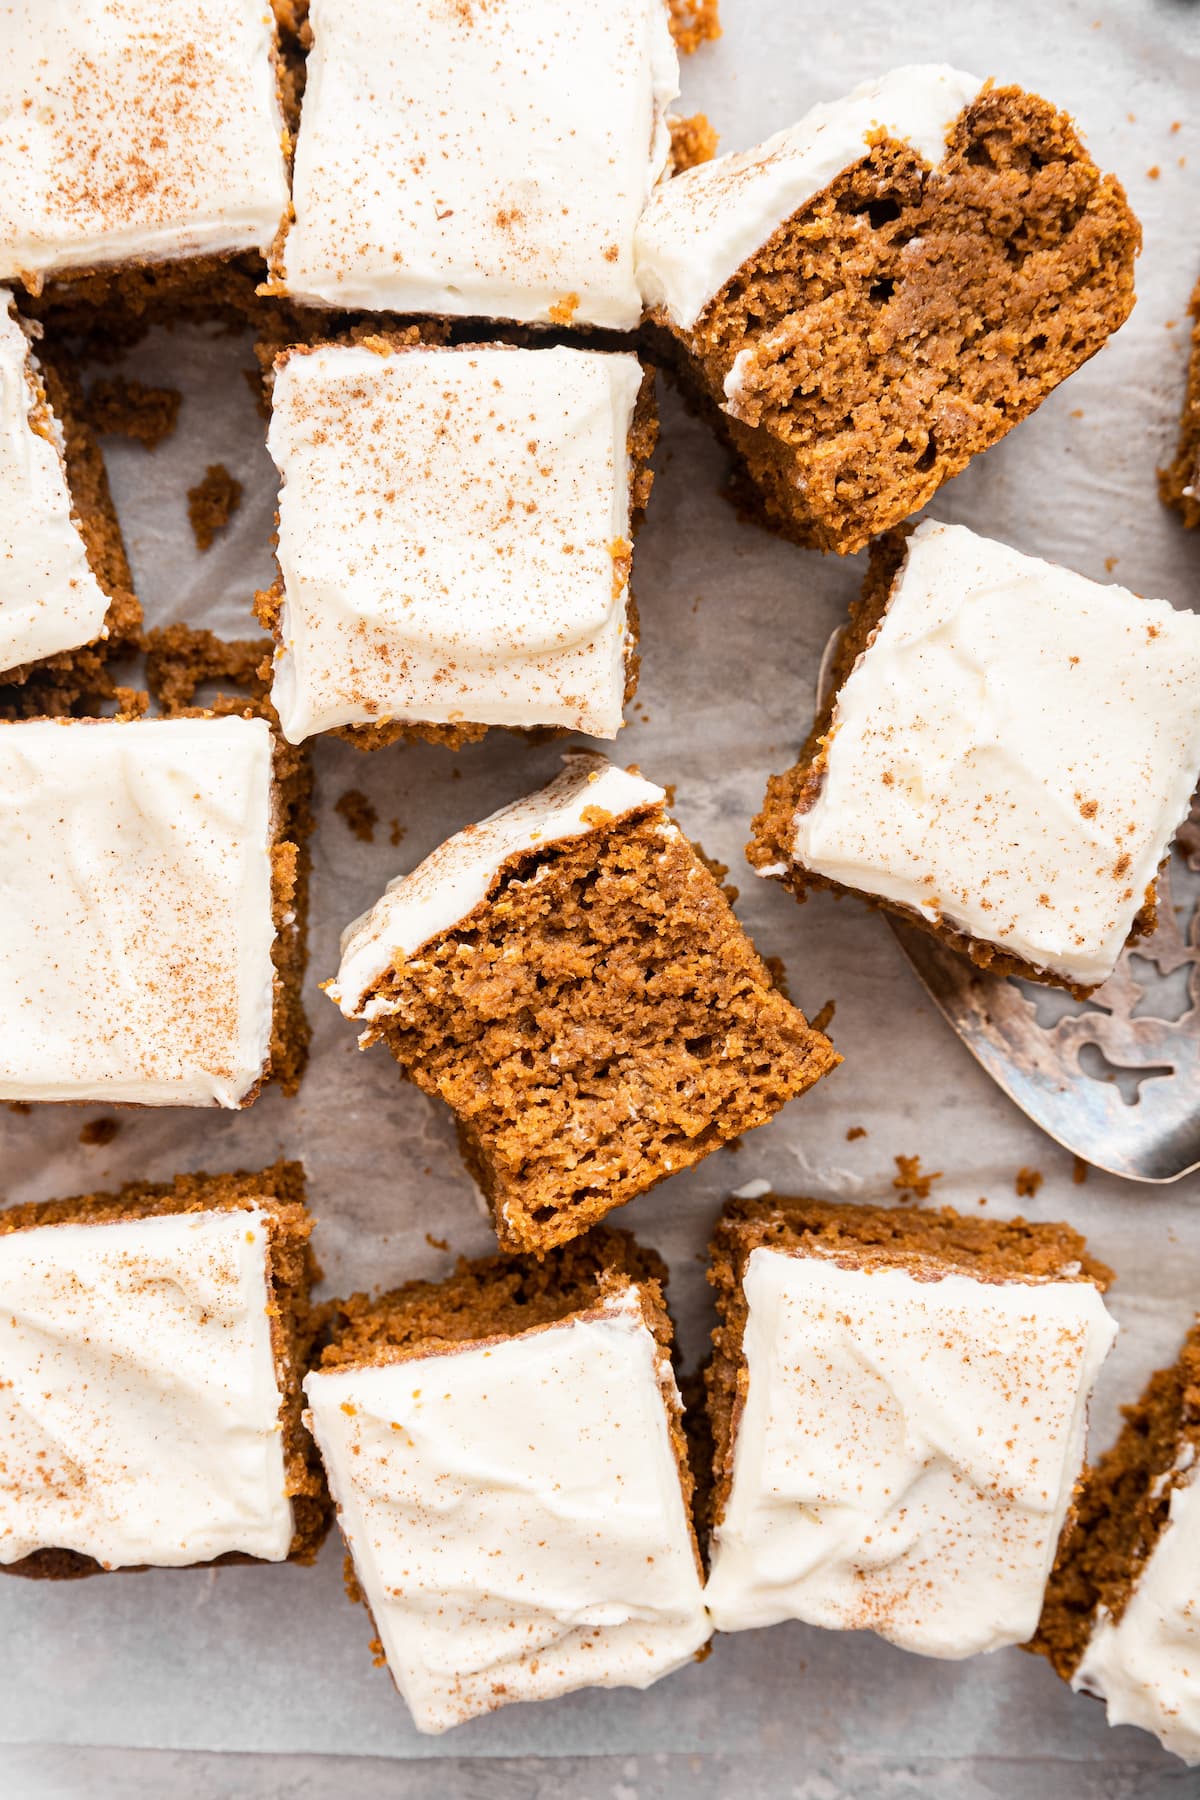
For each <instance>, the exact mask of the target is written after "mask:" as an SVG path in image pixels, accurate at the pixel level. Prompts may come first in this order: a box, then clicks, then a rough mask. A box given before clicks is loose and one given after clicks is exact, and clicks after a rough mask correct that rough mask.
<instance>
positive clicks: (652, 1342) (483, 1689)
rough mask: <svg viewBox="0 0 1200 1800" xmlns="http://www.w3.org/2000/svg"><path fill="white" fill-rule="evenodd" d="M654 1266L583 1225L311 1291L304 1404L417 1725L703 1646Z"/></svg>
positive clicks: (648, 1671)
mask: <svg viewBox="0 0 1200 1800" xmlns="http://www.w3.org/2000/svg"><path fill="white" fill-rule="evenodd" d="M665 1280H666V1270H665V1269H664V1267H663V1265H662V1263H661V1262H660V1261H659V1259H658V1257H657V1256H655V1255H654V1254H653V1253H652V1252H649V1251H644V1250H641V1249H640V1248H639V1247H638V1246H637V1245H636V1244H635V1243H634V1242H633V1240H632V1238H630V1237H628V1236H627V1235H626V1234H625V1233H624V1232H616V1231H608V1230H604V1229H602V1230H600V1231H596V1232H592V1233H591V1234H589V1235H588V1236H587V1237H585V1238H581V1239H578V1240H577V1241H576V1242H575V1243H573V1244H571V1245H569V1246H568V1247H567V1248H566V1249H565V1250H559V1251H555V1252H553V1253H552V1254H551V1255H550V1256H549V1257H547V1258H546V1259H545V1260H544V1261H537V1260H535V1259H533V1258H531V1257H491V1258H488V1259H486V1260H483V1261H479V1262H474V1263H467V1262H460V1263H459V1266H458V1270H457V1272H456V1273H455V1274H454V1275H452V1276H450V1277H449V1278H448V1279H447V1280H445V1281H442V1282H429V1281H416V1282H410V1283H409V1284H408V1285H407V1286H406V1287H402V1288H398V1289H397V1290H396V1291H395V1292H394V1293H391V1294H385V1295H383V1296H382V1298H380V1299H379V1300H377V1301H375V1302H374V1303H373V1304H371V1303H368V1302H367V1301H366V1299H365V1297H364V1296H362V1295H359V1296H356V1297H355V1299H354V1300H352V1301H351V1302H349V1303H347V1304H346V1305H345V1306H344V1307H343V1308H342V1309H341V1317H340V1320H338V1308H337V1307H336V1305H335V1307H334V1308H333V1314H334V1318H335V1320H338V1327H340V1328H335V1335H334V1342H333V1344H332V1346H331V1347H330V1348H329V1349H327V1350H326V1352H325V1354H324V1356H323V1358H322V1360H321V1364H320V1366H319V1368H317V1369H315V1370H314V1371H313V1372H312V1373H311V1374H310V1375H309V1376H308V1378H307V1380H306V1382H305V1384H304V1391H305V1397H306V1399H307V1401H308V1408H309V1410H308V1412H307V1413H306V1415H305V1417H306V1420H307V1422H308V1424H309V1427H310V1429H311V1430H312V1432H313V1435H314V1436H315V1438H316V1440H317V1443H318V1444H319V1446H320V1450H321V1455H322V1458H323V1460H324V1463H325V1469H326V1473H327V1475H328V1478H329V1485H330V1489H331V1491H332V1493H333V1496H334V1499H335V1501H336V1503H337V1508H338V1518H339V1523H340V1525H341V1529H342V1533H343V1536H344V1537H345V1539H346V1544H347V1547H348V1549H349V1552H350V1557H351V1560H352V1564H353V1570H354V1576H355V1581H356V1583H357V1585H358V1587H359V1589H360V1590H361V1594H362V1597H363V1598H364V1599H365V1601H366V1604H367V1606H368V1607H369V1608H370V1611H371V1615H372V1618H373V1621H374V1625H375V1629H376V1632H377V1633H378V1636H379V1641H380V1643H381V1645H382V1650H383V1654H384V1656H385V1658H386V1660H387V1664H388V1667H389V1669H390V1670H391V1673H392V1675H393V1677H394V1679H395V1682H396V1685H397V1687H398V1688H399V1689H400V1692H401V1694H402V1695H403V1696H404V1699H405V1700H406V1701H407V1703H408V1705H409V1708H410V1709H411V1711H412V1715H413V1719H414V1722H415V1724H416V1726H417V1728H418V1730H420V1731H427V1732H438V1731H445V1730H446V1729H447V1728H448V1727H449V1726H452V1725H456V1724H459V1723H460V1722H462V1721H463V1720H465V1719H469V1718H472V1717H474V1716H475V1715H476V1714H479V1713H484V1712H490V1711H492V1710H493V1709H494V1708H496V1707H498V1706H503V1705H505V1704H507V1703H509V1702H511V1701H516V1700H546V1699H550V1698H552V1697H553V1696H555V1695H557V1694H567V1693H571V1692H573V1691H574V1690H575V1689H577V1688H581V1687H637V1688H645V1687H648V1686H649V1685H650V1683H651V1682H654V1681H657V1680H659V1679H660V1677H661V1676H663V1675H667V1674H670V1673H671V1672H672V1670H675V1669H678V1668H680V1667H682V1666H683V1665H684V1664H685V1663H687V1662H689V1661H691V1660H692V1659H693V1658H694V1657H695V1656H696V1655H697V1653H698V1652H699V1651H700V1650H701V1649H702V1648H703V1646H704V1645H705V1644H706V1643H707V1641H708V1638H709V1635H710V1630H711V1627H710V1626H709V1623H708V1619H707V1616H706V1614H705V1611H704V1601H703V1597H702V1594H701V1579H700V1560H699V1556H698V1554H697V1550H696V1541H695V1535H694V1532H693V1529H692V1522H691V1494H692V1482H691V1475H690V1473H689V1471H688V1465H687V1451H686V1446H685V1442H684V1437H683V1427H682V1422H681V1417H680V1402H679V1393H678V1389H677V1388H676V1385H675V1378H674V1376H673V1374H672V1372H671V1361H670V1351H671V1321H670V1319H669V1317H668V1315H667V1312H666V1309H665V1306H664V1304H663V1297H662V1287H663V1284H664V1282H665Z"/></svg>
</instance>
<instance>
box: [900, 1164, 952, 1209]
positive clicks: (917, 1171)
mask: <svg viewBox="0 0 1200 1800" xmlns="http://www.w3.org/2000/svg"><path fill="white" fill-rule="evenodd" d="M894 1160H895V1164H896V1173H895V1174H894V1175H893V1176H892V1186H893V1187H894V1188H895V1189H896V1191H897V1192H898V1194H899V1195H900V1199H901V1201H902V1202H904V1203H905V1204H907V1203H908V1202H909V1201H912V1200H928V1198H929V1195H930V1192H931V1191H932V1187H933V1183H934V1182H935V1181H940V1180H941V1179H942V1171H941V1170H940V1169H931V1170H930V1171H929V1173H928V1174H927V1175H924V1174H922V1172H921V1159H920V1157H919V1156H897V1157H896V1158H895V1159H894Z"/></svg>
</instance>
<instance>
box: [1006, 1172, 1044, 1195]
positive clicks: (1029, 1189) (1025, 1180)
mask: <svg viewBox="0 0 1200 1800" xmlns="http://www.w3.org/2000/svg"><path fill="white" fill-rule="evenodd" d="M1044 1180H1045V1176H1044V1175H1043V1174H1042V1172H1041V1170H1040V1169H1026V1168H1020V1169H1018V1170H1017V1175H1016V1181H1015V1183H1014V1185H1015V1187H1016V1190H1017V1194H1018V1196H1019V1197H1020V1198H1021V1199H1022V1200H1032V1199H1033V1196H1034V1195H1035V1194H1036V1193H1037V1191H1038V1189H1039V1188H1040V1187H1041V1185H1042V1182H1043V1181H1044Z"/></svg>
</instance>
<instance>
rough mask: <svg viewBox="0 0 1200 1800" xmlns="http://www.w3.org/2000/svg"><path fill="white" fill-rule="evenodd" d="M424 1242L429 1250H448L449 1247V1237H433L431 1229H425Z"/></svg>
mask: <svg viewBox="0 0 1200 1800" xmlns="http://www.w3.org/2000/svg"><path fill="white" fill-rule="evenodd" d="M425 1242H426V1243H427V1244H428V1245H429V1248H430V1249H431V1250H448V1249H449V1248H450V1239H449V1238H438V1237H434V1235H433V1233H432V1231H427V1232H426V1233H425Z"/></svg>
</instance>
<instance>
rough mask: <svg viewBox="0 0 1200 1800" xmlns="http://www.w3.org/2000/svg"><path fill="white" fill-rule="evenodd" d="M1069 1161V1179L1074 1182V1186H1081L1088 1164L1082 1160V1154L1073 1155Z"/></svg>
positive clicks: (1085, 1177)
mask: <svg viewBox="0 0 1200 1800" xmlns="http://www.w3.org/2000/svg"><path fill="white" fill-rule="evenodd" d="M1071 1161H1072V1168H1071V1180H1072V1181H1073V1182H1074V1183H1075V1186H1076V1187H1082V1186H1083V1184H1084V1182H1085V1181H1086V1180H1087V1178H1088V1165H1087V1163H1085V1162H1084V1160H1083V1158H1082V1156H1076V1157H1073V1158H1072V1159H1071Z"/></svg>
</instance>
